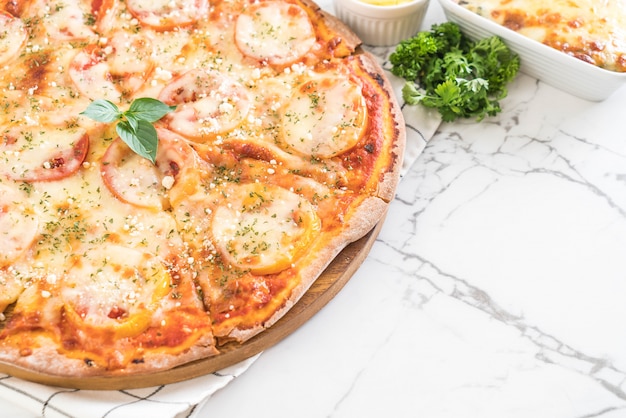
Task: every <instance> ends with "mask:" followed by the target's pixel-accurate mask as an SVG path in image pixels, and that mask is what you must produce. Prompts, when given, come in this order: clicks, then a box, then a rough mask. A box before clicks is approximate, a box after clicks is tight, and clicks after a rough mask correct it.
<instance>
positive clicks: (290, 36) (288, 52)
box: [235, 1, 315, 65]
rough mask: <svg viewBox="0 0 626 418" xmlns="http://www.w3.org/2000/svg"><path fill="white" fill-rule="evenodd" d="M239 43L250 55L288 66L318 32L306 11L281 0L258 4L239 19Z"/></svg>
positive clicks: (313, 41)
mask: <svg viewBox="0 0 626 418" xmlns="http://www.w3.org/2000/svg"><path fill="white" fill-rule="evenodd" d="M235 42H236V43H237V46H238V47H239V49H240V50H241V51H242V52H243V53H244V54H245V55H248V56H249V57H252V58H256V59H258V60H261V61H263V60H267V61H269V62H270V63H272V64H277V65H286V64H290V63H292V62H294V61H295V60H297V59H298V58H300V57H302V56H303V55H304V54H306V53H307V52H308V51H309V50H310V49H311V48H312V47H313V45H314V44H315V31H314V30H313V26H312V25H311V21H310V20H309V17H308V16H307V14H306V12H305V11H304V10H303V9H302V8H300V7H299V6H296V5H294V4H288V3H284V2H278V1H269V2H264V3H256V4H253V5H252V6H250V7H249V8H248V9H247V10H246V11H245V12H244V13H242V14H240V15H239V17H238V18H237V26H236V30H235Z"/></svg>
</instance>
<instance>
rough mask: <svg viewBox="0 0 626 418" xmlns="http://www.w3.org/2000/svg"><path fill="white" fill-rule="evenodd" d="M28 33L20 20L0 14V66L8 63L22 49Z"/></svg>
mask: <svg viewBox="0 0 626 418" xmlns="http://www.w3.org/2000/svg"><path fill="white" fill-rule="evenodd" d="M27 38H28V32H27V31H26V27H25V25H24V24H23V23H22V21H21V20H19V19H16V18H14V17H13V16H10V15H8V14H5V13H1V12H0V65H4V64H6V63H8V62H10V61H11V60H12V59H13V58H14V57H15V56H16V55H17V54H18V53H19V52H20V51H21V50H22V48H23V47H24V45H25V44H26V39H27Z"/></svg>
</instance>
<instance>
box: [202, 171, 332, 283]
mask: <svg viewBox="0 0 626 418" xmlns="http://www.w3.org/2000/svg"><path fill="white" fill-rule="evenodd" d="M225 194H226V195H227V196H228V198H227V200H225V201H224V202H223V203H222V204H220V205H219V206H218V207H217V208H216V209H215V213H214V215H213V220H212V225H211V228H212V234H213V238H214V241H215V246H216V248H217V249H218V250H219V251H220V254H221V255H222V257H224V258H225V259H226V260H228V261H229V262H230V263H232V264H233V265H235V266H237V267H239V268H242V269H249V270H250V271H252V272H253V273H255V274H271V273H277V272H279V271H282V270H284V269H286V268H288V267H289V266H290V265H291V264H292V263H293V262H294V261H295V260H296V258H297V257H298V256H299V255H300V254H301V253H302V251H304V250H305V249H306V248H307V247H308V246H309V244H310V243H311V242H312V240H313V239H314V237H315V236H317V233H318V232H319V231H320V229H321V221H320V219H319V217H318V216H317V213H316V212H315V210H314V208H313V206H312V205H311V203H310V202H309V201H308V200H306V199H304V198H303V197H301V196H300V195H298V194H296V193H293V192H291V191H289V190H287V189H284V188H282V187H278V186H272V185H263V184H259V183H251V184H243V185H238V186H233V187H232V189H231V190H228V191H227V192H225Z"/></svg>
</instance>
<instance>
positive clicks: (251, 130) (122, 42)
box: [0, 0, 405, 377]
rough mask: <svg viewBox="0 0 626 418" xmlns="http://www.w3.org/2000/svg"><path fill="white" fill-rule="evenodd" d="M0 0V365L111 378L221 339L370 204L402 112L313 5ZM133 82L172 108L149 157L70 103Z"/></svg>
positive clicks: (342, 241)
mask: <svg viewBox="0 0 626 418" xmlns="http://www.w3.org/2000/svg"><path fill="white" fill-rule="evenodd" d="M1 3H2V11H1V12H0V20H2V32H1V36H0V89H1V94H2V101H1V104H2V112H1V113H0V129H1V136H0V315H1V316H0V364H5V365H10V366H14V367H20V368H23V369H26V370H29V371H33V372H37V373H44V374H47V375H53V376H73V377H87V376H129V375H138V374H144V373H154V372H157V371H163V370H169V369H171V368H173V367H176V366H179V365H183V364H187V363H190V362H193V361H195V360H199V359H207V358H210V357H211V356H215V355H219V353H220V347H221V346H223V345H224V344H226V343H232V342H233V341H235V342H239V343H242V344H244V343H245V342H246V341H248V340H249V339H250V338H252V337H254V336H255V335H257V334H259V333H261V332H263V331H264V330H266V329H268V328H269V327H271V326H272V325H273V324H274V323H275V322H276V321H277V320H278V319H280V318H281V317H282V316H283V315H284V314H285V313H286V312H287V311H289V309H290V308H291V307H292V306H293V305H294V304H295V303H296V302H297V301H298V300H299V299H300V298H301V297H302V295H303V294H304V293H305V292H306V291H307V289H309V287H310V286H311V285H312V283H314V282H315V280H316V279H317V278H318V277H319V276H320V275H321V274H322V272H323V271H324V269H325V268H326V267H327V266H328V265H329V263H330V262H331V261H332V260H333V259H334V258H335V257H337V255H338V254H339V253H340V252H341V251H342V249H343V248H345V247H346V246H347V245H348V244H349V243H351V242H354V241H355V240H358V239H359V238H361V237H363V236H364V235H366V234H367V233H368V232H369V231H370V230H372V228H373V227H374V226H375V225H376V224H377V223H379V222H381V221H382V220H383V218H384V215H385V212H386V209H387V207H388V204H389V202H390V200H391V199H392V198H393V196H394V193H395V189H396V185H397V182H398V179H399V169H400V167H401V164H402V157H403V150H404V141H405V131H404V129H405V128H404V122H403V119H402V114H401V112H400V109H399V107H398V104H397V102H396V99H395V98H394V96H393V93H392V89H391V87H390V84H389V81H388V80H387V79H386V78H385V75H384V72H383V71H382V69H381V67H380V66H379V64H378V63H377V61H376V60H375V59H374V58H373V57H372V56H371V55H370V54H368V53H366V52H364V51H362V50H361V49H360V48H359V43H360V41H359V39H358V38H357V37H356V36H355V35H354V34H353V33H352V31H351V30H350V29H349V28H348V27H346V26H345V25H344V24H342V23H341V22H340V21H338V20H337V19H335V18H334V17H333V16H332V15H330V14H328V13H326V12H324V11H322V10H321V9H320V8H319V7H318V6H317V5H316V4H315V3H313V2H311V1H309V0H267V1H256V0H212V1H209V0H168V1H162V0H148V1H146V0H90V1H88V0H2V2H1ZM145 98H149V99H153V100H156V101H159V102H160V103H163V104H165V105H167V106H169V107H170V109H171V111H169V112H167V114H165V115H164V116H163V117H162V118H160V119H158V120H156V121H154V122H153V123H152V124H149V127H150V129H152V130H153V131H154V132H155V133H156V138H157V139H158V142H157V143H156V146H155V149H154V150H153V151H154V155H155V158H154V160H153V161H152V160H150V159H148V158H145V156H143V155H141V154H140V153H137V152H135V151H133V148H132V146H131V144H130V142H129V140H128V138H125V136H124V135H122V134H120V133H119V131H118V130H117V125H116V123H115V121H111V122H110V123H107V122H100V121H97V120H93V119H91V118H89V117H86V116H85V114H84V111H85V109H86V108H88V106H89V105H90V104H91V103H94V102H95V101H106V102H107V103H111V104H114V105H116V106H118V108H119V109H122V110H123V109H128V108H129V106H131V105H132V103H133V102H134V101H135V100H138V99H145ZM142 126H143V125H142ZM134 129H135V128H134ZM136 129H143V128H141V126H140V127H139V128H136ZM146 129H147V128H146ZM235 344H236V343H235Z"/></svg>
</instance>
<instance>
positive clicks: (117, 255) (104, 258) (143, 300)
mask: <svg viewBox="0 0 626 418" xmlns="http://www.w3.org/2000/svg"><path fill="white" fill-rule="evenodd" d="M83 257H89V258H90V259H91V260H89V262H80V260H77V262H76V264H75V265H74V266H73V267H72V268H71V269H70V270H69V272H68V273H67V277H66V278H65V279H64V280H66V285H65V286H64V287H63V292H62V298H63V302H64V311H65V317H66V319H67V320H68V321H69V322H70V323H73V324H75V325H76V326H77V327H79V328H83V327H85V326H87V327H93V328H97V329H101V330H104V331H107V332H111V333H113V335H114V336H115V337H116V338H128V337H134V336H136V335H138V334H140V333H141V332H143V331H144V330H145V329H147V328H148V327H149V326H150V323H151V320H152V316H153V314H154V312H155V311H156V310H157V308H158V307H159V304H160V302H161V300H162V299H163V298H165V297H166V296H167V294H168V293H169V292H170V290H171V287H170V284H171V276H170V273H169V272H168V271H167V269H166V268H165V266H164V265H163V263H161V261H160V260H159V259H158V258H157V257H155V256H153V255H151V254H148V253H144V252H142V251H140V250H137V249H134V248H127V247H123V246H118V245H114V244H108V245H104V246H102V247H99V248H98V249H95V250H93V251H91V252H89V254H86V255H84V256H83ZM85 277H94V278H97V280H85Z"/></svg>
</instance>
